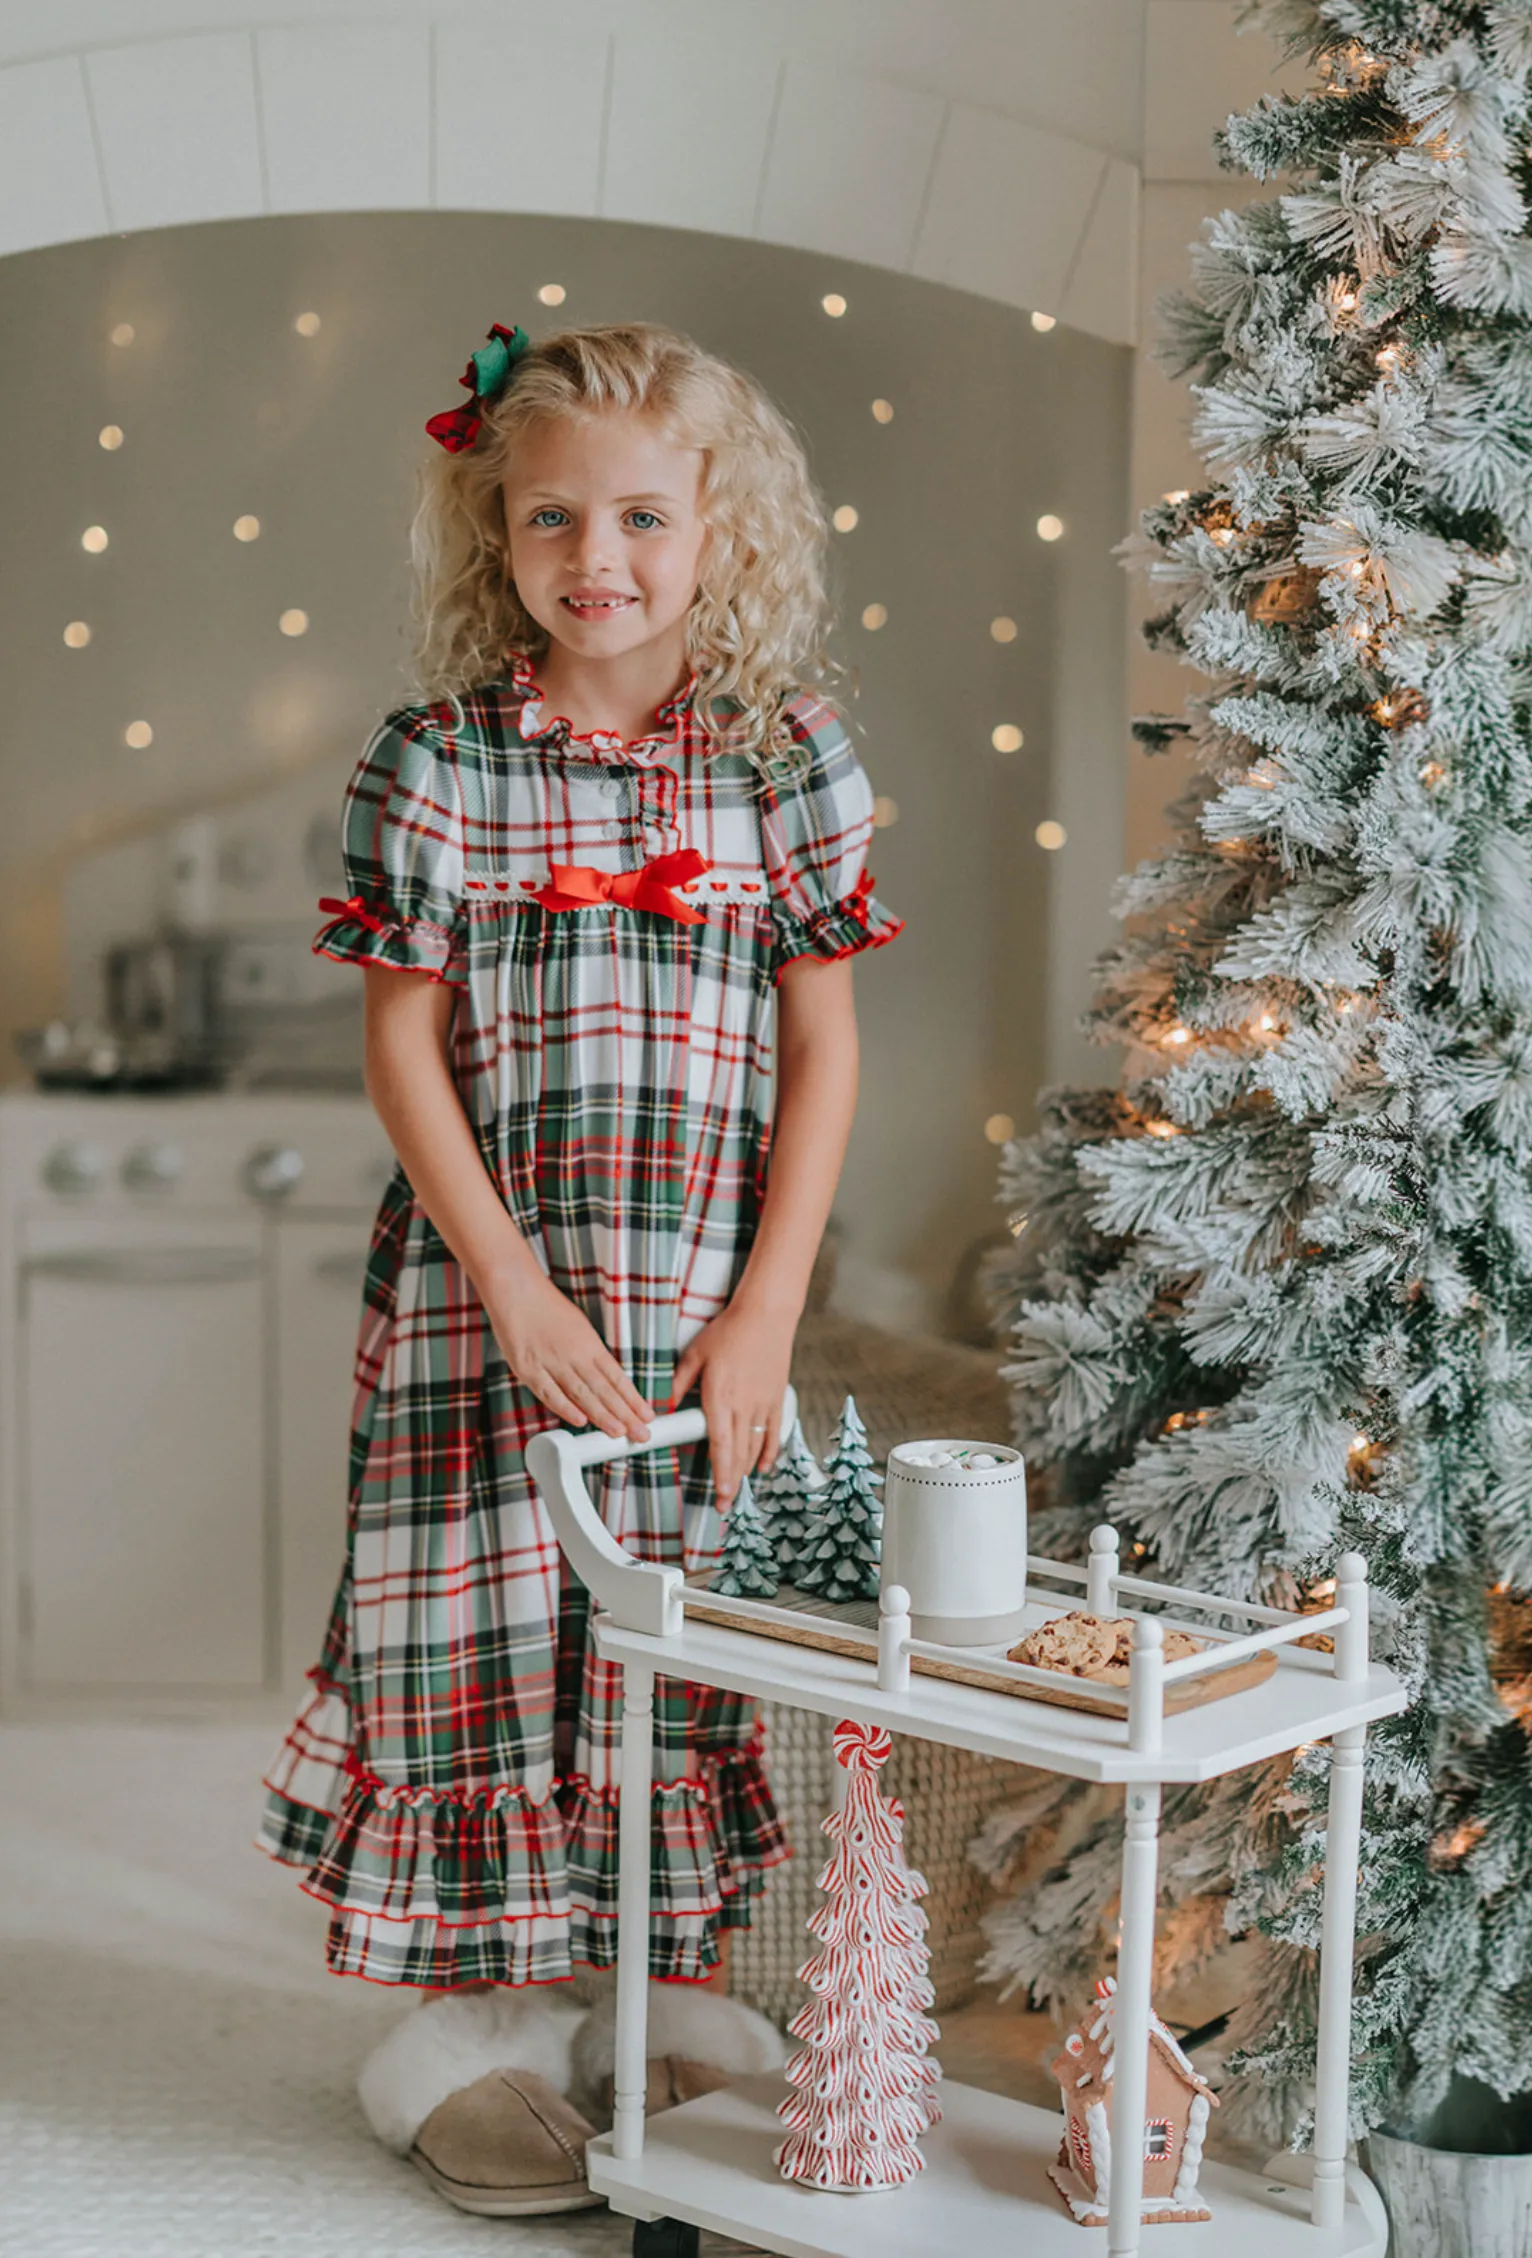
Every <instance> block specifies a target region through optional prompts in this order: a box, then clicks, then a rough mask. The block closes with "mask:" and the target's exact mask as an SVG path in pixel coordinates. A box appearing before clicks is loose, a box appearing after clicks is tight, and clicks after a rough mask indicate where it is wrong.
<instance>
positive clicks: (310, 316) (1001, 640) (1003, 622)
mask: <svg viewBox="0 0 1532 2258" xmlns="http://www.w3.org/2000/svg"><path fill="white" fill-rule="evenodd" d="M568 295H569V293H568V291H567V290H566V288H565V286H564V285H563V284H562V283H560V282H545V283H543V284H542V285H541V286H540V287H539V289H538V291H537V297H538V301H539V303H540V304H542V305H544V306H562V305H563V304H564V302H565V300H566V298H567V297H568ZM819 302H820V306H821V308H822V310H823V311H824V313H825V314H826V315H827V316H828V318H829V319H830V320H832V321H840V320H843V319H844V317H845V316H846V314H847V313H848V312H849V311H850V301H849V300H848V299H847V298H846V297H845V296H844V294H843V293H841V292H840V291H834V290H832V291H827V292H826V293H825V294H824V295H823V297H821V299H820V301H819ZM1055 321H1056V317H1055V316H1054V315H1052V314H1046V313H1041V312H1034V313H1033V314H1032V316H1031V323H1032V327H1033V329H1034V330H1036V331H1037V332H1038V333H1039V335H1044V336H1046V334H1047V333H1048V332H1049V331H1050V330H1051V329H1053V328H1054V326H1055ZM292 326H293V329H294V330H295V332H296V333H297V335H298V336H299V337H302V338H314V337H317V336H318V335H319V333H320V331H321V329H322V328H323V326H324V325H323V321H322V318H321V316H320V315H319V314H318V313H316V312H314V311H313V310H312V309H311V308H310V309H305V310H304V311H303V312H301V313H299V314H297V315H296V316H295V317H294V319H293V324H292ZM108 335H109V338H110V342H111V344H112V345H113V346H114V347H115V348H117V349H118V350H119V351H126V350H128V349H129V348H130V347H131V346H132V345H133V344H134V343H135V341H136V337H137V332H136V330H135V328H134V325H133V323H132V322H130V321H119V322H117V323H115V324H114V326H113V327H112V329H111V330H110V331H109V332H108ZM870 405H871V413H872V417H873V421H874V422H875V423H877V424H879V425H882V426H884V427H887V426H888V425H889V424H892V423H893V422H894V420H895V416H896V412H897V411H896V408H895V404H894V402H893V401H892V400H888V399H885V398H883V397H881V396H880V397H879V398H877V399H875V400H873V401H872V402H871V404H870ZM97 439H98V441H99V444H100V446H101V448H102V450H103V452H104V453H106V454H116V453H117V452H118V451H119V450H120V449H121V448H122V447H123V446H124V445H125V444H126V443H127V434H126V433H125V432H124V430H123V428H122V426H121V425H120V424H117V423H108V424H104V425H103V426H102V428H101V430H100V431H99V432H98V434H97ZM830 522H831V524H832V525H833V527H834V528H835V531H836V532H837V533H840V534H850V533H854V532H855V531H856V529H857V527H858V525H859V524H860V523H861V513H860V511H859V510H858V509H857V507H856V504H855V503H854V502H838V503H836V504H835V506H834V508H833V509H832V511H831V514H830ZM229 530H230V532H231V534H232V536H233V538H234V539H235V540H236V541H238V542H240V543H242V544H247V545H248V544H249V543H251V542H254V541H258V540H259V539H260V538H261V533H262V526H261V520H260V519H259V517H257V516H256V515H255V514H254V512H253V511H244V512H241V514H240V515H239V516H238V517H236V518H235V519H234V521H233V523H232V525H231V526H230V529H229ZM1035 530H1036V535H1037V538H1038V540H1039V541H1042V542H1044V543H1047V544H1052V543H1054V542H1057V541H1061V540H1062V539H1063V538H1064V535H1065V532H1066V530H1067V529H1066V527H1065V523H1064V520H1063V519H1062V518H1061V517H1060V516H1058V515H1057V513H1056V512H1054V511H1046V512H1044V514H1043V515H1042V516H1041V517H1039V518H1038V520H1037V523H1036V528H1035ZM110 546H111V534H110V532H109V531H108V529H107V527H106V526H104V525H99V524H97V525H88V526H86V527H85V529H84V531H83V532H82V533H81V535H80V547H81V549H82V550H83V551H84V552H85V554H86V555H87V556H92V557H98V556H102V555H104V554H105V553H106V551H107V550H108V549H109V548H110ZM889 616H890V615H889V609H888V606H887V605H886V604H884V603H878V602H873V603H868V604H865V605H864V606H863V607H862V610H861V614H860V617H861V624H862V627H863V628H864V629H865V630H866V632H867V633H868V634H877V633H878V632H879V631H880V630H881V629H883V628H884V627H886V626H887V625H888V622H889ZM310 624H311V622H310V618H309V614H308V612H307V611H306V610H304V609H303V607H302V606H301V605H297V604H291V605H288V606H287V607H286V608H285V609H284V610H282V611H281V612H279V613H278V615H277V620H276V626H277V630H278V632H279V633H280V634H282V635H284V636H287V637H289V638H296V637H299V636H303V635H306V634H307V633H308V631H309V627H310ZM93 633H94V631H93V629H92V627H91V624H90V622H89V621H88V620H86V619H72V620H70V621H69V622H68V623H67V625H66V626H65V628H64V630H63V640H64V644H65V646H66V648H67V649H69V650H71V651H83V650H85V649H86V648H87V647H88V646H89V644H90V643H91V641H92V639H93ZM1019 633H1020V629H1019V627H1018V625H1017V622H1016V621H1015V620H1014V619H1013V618H1011V617H1010V616H1009V615H1007V614H1005V613H1000V614H997V616H996V617H995V618H993V619H992V620H991V621H990V623H989V634H990V637H991V640H992V641H994V642H995V643H998V644H1001V645H1006V644H1010V643H1014V642H1015V641H1016V640H1017V637H1018V635H1019ZM122 741H123V743H124V744H125V745H127V746H129V747H130V748H131V749H132V750H133V751H135V752H142V751H144V750H146V749H147V748H148V747H149V746H150V745H152V744H153V743H154V726H153V724H152V722H150V721H149V720H148V719H146V718H144V717H143V716H139V717H137V718H135V719H133V720H131V721H129V722H128V723H127V724H126V725H125V726H124V728H123V732H122ZM989 742H990V745H991V747H992V748H993V750H994V751H995V752H997V753H1000V754H1004V755H1010V754H1013V753H1019V752H1020V751H1022V749H1023V747H1024V746H1025V744H1026V735H1025V732H1024V731H1023V729H1022V728H1021V726H1020V724H1019V723H1017V722H1015V721H997V722H995V723H994V724H993V726H992V727H991V729H990V732H989ZM898 820H899V805H898V802H897V801H896V800H894V799H892V798H890V797H889V796H888V795H887V794H886V793H880V794H879V795H878V797H877V798H876V799H875V801H874V803H873V822H874V824H875V825H876V826H877V828H878V829H880V830H886V829H887V828H888V827H889V826H890V825H892V824H895V823H897V822H898ZM1067 836H1068V834H1067V833H1066V831H1065V829H1064V826H1063V824H1062V823H1059V822H1057V821H1056V820H1054V819H1053V818H1051V817H1047V818H1045V819H1044V820H1043V821H1042V822H1040V823H1039V824H1038V825H1037V826H1036V828H1035V830H1034V832H1033V838H1034V839H1035V841H1036V843H1037V845H1038V846H1039V847H1040V848H1042V849H1043V850H1044V852H1045V853H1048V854H1053V853H1056V852H1057V851H1058V850H1059V849H1060V848H1061V847H1062V846H1064V844H1065V843H1066V839H1067ZM984 1134H985V1136H986V1137H987V1138H988V1139H989V1141H990V1143H992V1144H997V1145H999V1144H1004V1143H1006V1142H1007V1140H1008V1139H1009V1138H1011V1137H1012V1136H1014V1134H1015V1123H1014V1121H1013V1120H1012V1118H1011V1116H1010V1115H1009V1114H1006V1113H995V1114H991V1115H990V1116H989V1118H988V1120H987V1121H986V1122H985V1124H984Z"/></svg>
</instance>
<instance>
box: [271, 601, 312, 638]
mask: <svg viewBox="0 0 1532 2258" xmlns="http://www.w3.org/2000/svg"><path fill="white" fill-rule="evenodd" d="M277 625H278V627H280V628H281V630H282V633H283V634H284V635H307V633H308V631H309V615H308V613H307V612H303V611H299V610H298V608H297V606H296V605H294V607H293V609H292V610H291V611H286V612H284V613H283V614H282V616H281V618H280V619H279V620H278V621H277Z"/></svg>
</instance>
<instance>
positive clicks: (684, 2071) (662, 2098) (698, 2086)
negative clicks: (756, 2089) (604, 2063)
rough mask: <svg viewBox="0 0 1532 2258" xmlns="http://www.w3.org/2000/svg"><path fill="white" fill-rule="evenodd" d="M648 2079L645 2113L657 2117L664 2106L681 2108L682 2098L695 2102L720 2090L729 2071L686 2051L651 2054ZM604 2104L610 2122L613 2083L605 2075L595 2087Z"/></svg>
mask: <svg viewBox="0 0 1532 2258" xmlns="http://www.w3.org/2000/svg"><path fill="white" fill-rule="evenodd" d="M646 2067H647V2069H648V2073H649V2076H648V2082H647V2086H646V2089H645V2093H644V2114H645V2116H647V2117H657V2116H658V2115H659V2114H660V2112H661V2110H663V2109H679V2108H680V2106H681V2103H682V2102H683V2101H696V2100H697V2099H698V2098H699V2097H700V2096H701V2095H702V2094H704V2093H717V2092H718V2090H719V2088H720V2087H721V2086H726V2085H727V2084H728V2083H729V2073H728V2071H727V2070H719V2069H716V2068H715V2067H714V2065H713V2064H712V2063H711V2062H692V2061H689V2060H688V2058H687V2057H686V2056H685V2055H684V2054H651V2055H650V2057H649V2060H648V2063H647V2065H646ZM596 2091H597V2097H598V2099H599V2101H600V2103H601V2113H602V2116H603V2117H604V2118H605V2120H606V2122H607V2123H608V2124H610V2123H611V2121H612V2111H613V2108H614V2107H615V2101H614V2097H613V2082H612V2080H611V2079H610V2078H603V2079H602V2081H601V2083H600V2085H599V2086H598V2087H597V2089H596Z"/></svg>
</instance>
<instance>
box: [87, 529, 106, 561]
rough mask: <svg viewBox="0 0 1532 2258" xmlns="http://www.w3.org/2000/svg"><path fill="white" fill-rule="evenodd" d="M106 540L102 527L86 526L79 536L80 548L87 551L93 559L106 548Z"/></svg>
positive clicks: (104, 530)
mask: <svg viewBox="0 0 1532 2258" xmlns="http://www.w3.org/2000/svg"><path fill="white" fill-rule="evenodd" d="M106 538H107V536H106V527H105V526H104V525H88V526H87V527H86V528H85V531H84V532H83V533H82V534H81V535H80V547H81V548H82V549H88V550H89V552H90V554H91V555H92V556H93V557H99V556H100V554H101V552H102V550H103V549H104V548H105V547H106Z"/></svg>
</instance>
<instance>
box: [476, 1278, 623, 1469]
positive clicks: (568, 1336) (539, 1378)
mask: <svg viewBox="0 0 1532 2258" xmlns="http://www.w3.org/2000/svg"><path fill="white" fill-rule="evenodd" d="M489 1321H490V1324H491V1325H492V1326H493V1327H494V1332H495V1338H496V1340H497V1341H498V1342H499V1343H500V1346H501V1348H502V1349H503V1350H504V1352H505V1361H506V1363H507V1364H508V1365H509V1366H510V1368H511V1375H512V1378H513V1379H517V1380H519V1381H520V1382H521V1384H522V1386H523V1387H525V1388H530V1389H531V1391H532V1393H533V1395H535V1396H536V1398H537V1400H538V1402H539V1403H544V1404H546V1405H547V1407H548V1409H549V1410H550V1411H552V1412H555V1413H556V1414H557V1415H558V1417H559V1418H560V1419H562V1420H563V1422H564V1424H565V1425H566V1426H568V1427H584V1426H592V1427H599V1428H600V1429H601V1431H602V1433H603V1434H607V1435H610V1436H612V1437H613V1439H614V1440H616V1441H620V1440H622V1438H623V1437H626V1438H627V1439H628V1441H629V1442H635V1443H642V1442H647V1441H648V1439H649V1423H650V1421H651V1420H653V1419H655V1418H657V1417H658V1413H657V1412H656V1410H655V1408H654V1405H653V1404H651V1403H646V1402H645V1401H644V1399H643V1397H642V1396H641V1395H640V1394H639V1392H638V1390H637V1388H635V1387H634V1385H633V1383H632V1381H631V1380H630V1379H629V1378H628V1375H627V1374H626V1372H624V1370H623V1368H622V1366H621V1365H620V1364H619V1363H618V1361H617V1359H616V1357H615V1356H613V1354H612V1352H611V1350H610V1349H609V1348H608V1347H607V1345H606V1343H605V1341H603V1340H602V1338H601V1335H600V1334H599V1333H598V1332H597V1331H596V1328H595V1326H594V1325H592V1323H591V1321H590V1319H589V1318H588V1317H587V1316H586V1314H585V1312H584V1310H583V1309H581V1308H579V1307H578V1305H577V1304H576V1303H574V1302H572V1301H571V1300H570V1298H569V1296H568V1295H567V1294H564V1293H560V1291H559V1289H558V1287H557V1286H555V1285H554V1283H553V1281H552V1279H551V1278H549V1277H548V1276H547V1275H546V1274H545V1273H544V1272H543V1271H541V1270H540V1271H539V1272H538V1274H537V1277H536V1279H535V1280H532V1281H530V1282H528V1283H525V1284H523V1283H521V1282H519V1281H518V1283H517V1285H516V1287H515V1289H514V1291H513V1292H510V1293H507V1294H506V1295H505V1296H504V1297H502V1298H500V1299H498V1301H497V1305H496V1306H495V1307H494V1308H492V1309H491V1310H490V1311H489Z"/></svg>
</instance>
